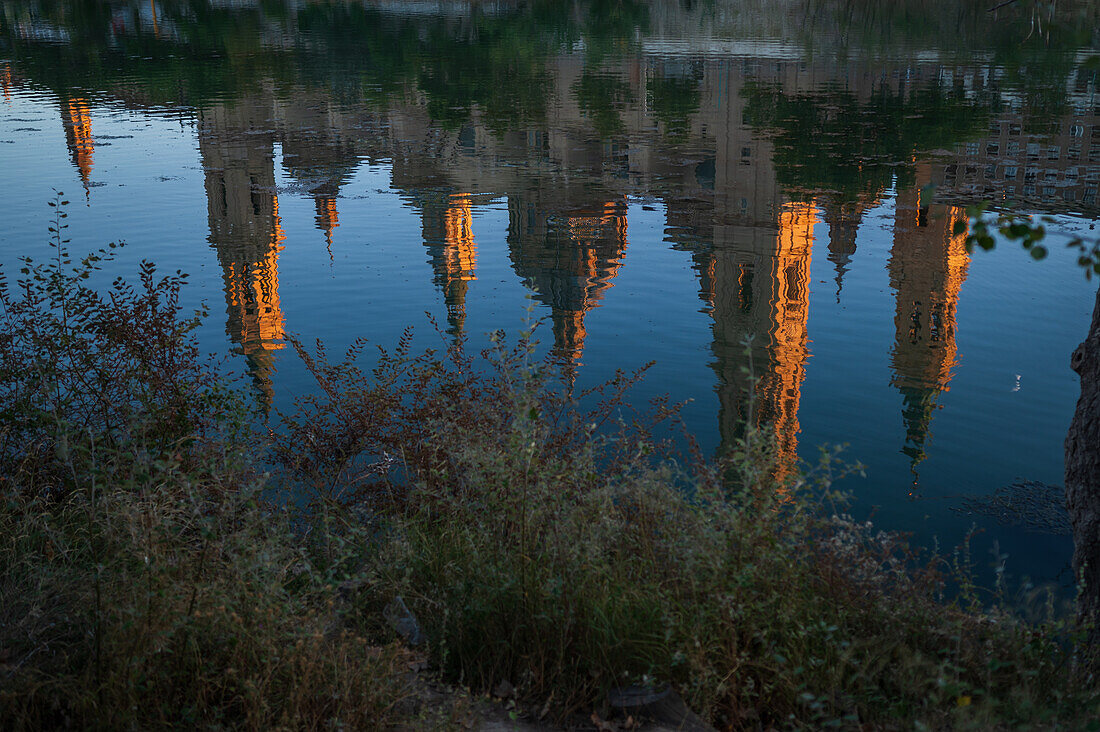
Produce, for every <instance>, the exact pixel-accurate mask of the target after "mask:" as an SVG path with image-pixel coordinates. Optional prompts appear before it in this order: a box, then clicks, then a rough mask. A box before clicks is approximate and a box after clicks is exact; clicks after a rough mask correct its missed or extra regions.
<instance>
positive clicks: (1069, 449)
mask: <svg viewBox="0 0 1100 732" xmlns="http://www.w3.org/2000/svg"><path fill="white" fill-rule="evenodd" d="M1070 367H1071V368H1072V369H1073V370H1074V371H1076V372H1077V374H1078V375H1079V376H1080V377H1081V396H1080V398H1079V399H1078V400H1077V410H1076V411H1075V412H1074V414H1073V421H1072V422H1070V424H1069V432H1068V433H1067V434H1066V508H1067V509H1068V510H1069V518H1070V523H1071V524H1072V525H1073V569H1074V571H1075V572H1076V576H1077V578H1078V580H1081V579H1083V580H1084V587H1083V588H1082V590H1081V592H1080V594H1079V595H1078V597H1077V612H1078V618H1079V619H1080V620H1081V621H1084V622H1089V621H1092V629H1091V630H1090V631H1089V641H1090V642H1089V645H1090V647H1091V655H1092V656H1093V658H1094V659H1097V658H1100V631H1098V630H1097V628H1096V623H1097V622H1100V290H1098V291H1097V293H1096V306H1095V308H1094V309H1093V312H1092V325H1091V326H1090V327H1089V334H1088V336H1087V337H1086V338H1085V340H1084V342H1083V343H1081V345H1079V346H1078V347H1077V350H1075V351H1074V352H1073V356H1072V357H1071V358H1070Z"/></svg>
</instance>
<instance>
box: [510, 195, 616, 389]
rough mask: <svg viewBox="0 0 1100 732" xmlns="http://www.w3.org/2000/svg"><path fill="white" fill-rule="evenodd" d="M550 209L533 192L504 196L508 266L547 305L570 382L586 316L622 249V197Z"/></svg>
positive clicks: (580, 351)
mask: <svg viewBox="0 0 1100 732" xmlns="http://www.w3.org/2000/svg"><path fill="white" fill-rule="evenodd" d="M561 203H562V205H561V206H559V207H553V206H551V205H549V204H547V202H545V201H542V200H539V199H538V196H537V194H532V195H530V196H523V195H513V196H510V197H509V198H508V246H509V252H510V256H511V258H512V264H513V267H514V268H515V271H516V273H517V274H518V275H519V276H520V277H521V278H523V281H524V283H525V284H526V285H527V286H528V287H531V288H533V289H535V290H536V294H535V299H536V300H537V301H539V302H541V303H543V304H544V305H547V306H549V307H550V319H551V322H552V328H553V333H554V351H555V353H556V354H557V356H558V357H559V358H560V359H561V361H562V362H563V364H564V365H565V372H566V376H567V378H568V379H569V380H570V382H571V383H573V382H575V380H576V376H577V367H578V365H579V364H580V361H581V356H582V354H583V352H584V344H585V338H586V337H587V335H588V331H587V329H586V327H585V316H586V315H587V314H588V312H589V311H590V310H592V309H593V308H595V307H598V304H599V301H600V300H601V299H602V298H603V296H604V293H605V292H606V291H607V290H608V289H610V287H611V280H613V279H614V278H615V276H616V275H617V274H618V271H619V267H621V266H622V258H623V255H624V253H625V251H626V247H627V208H626V201H625V200H623V199H612V200H605V201H597V202H594V203H591V204H588V205H584V206H575V205H571V204H570V203H567V202H561Z"/></svg>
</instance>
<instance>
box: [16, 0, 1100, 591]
mask: <svg viewBox="0 0 1100 732" xmlns="http://www.w3.org/2000/svg"><path fill="white" fill-rule="evenodd" d="M987 4H991V3H983V4H980V5H979V4H976V3H970V2H960V1H958V0H954V1H953V2H941V1H940V0H909V1H908V2H896V3H889V4H883V3H880V2H870V1H868V2H859V0H856V1H855V2H845V3H842V2H832V1H831V0H799V1H791V0H788V1H786V2H764V1H763V0H755V1H752V0H748V1H746V2H735V1H732V0H712V1H711V2H695V3H693V2H691V1H690V0H681V2H679V3H675V2H667V3H664V2H657V1H655V0H654V1H653V2H636V1H634V0H615V1H612V0H593V1H592V2H584V1H582V0H575V1H573V2H552V1H550V0H541V1H540V0H533V1H532V2H504V1H502V2H477V3H469V2H449V1H442V2H428V1H424V0H415V1H412V2H397V1H393V0H379V1H377V2H346V3H345V2H336V3H333V2H327V3H311V2H277V1H276V0H269V1H266V2H248V1H237V2H229V1H225V0H222V1H214V0H211V1H210V2H200V1H198V0H192V1H191V2H169V1H167V0H157V1H156V2H154V1H153V0H147V1H145V2H114V1H107V0H104V1H102V2H62V1H54V2H44V1H43V2H0V210H2V211H3V212H4V214H3V225H2V226H0V262H3V263H4V264H5V265H6V266H8V267H9V268H10V267H11V265H12V263H13V262H14V261H15V260H16V258H17V257H18V256H20V255H24V254H31V255H39V256H40V255H43V254H44V253H45V252H46V251H47V249H46V241H47V233H46V226H47V223H46V220H47V217H48V212H49V209H48V208H47V206H46V202H47V200H49V199H50V198H51V196H52V190H54V189H59V190H63V191H64V192H65V193H66V195H67V197H69V198H70V199H71V201H72V202H71V204H70V206H69V213H70V218H69V219H68V221H69V223H70V230H69V234H70V235H71V238H72V240H73V246H74V248H76V249H77V250H80V249H92V248H95V247H98V246H101V245H103V244H105V243H107V242H109V241H117V240H125V241H126V242H128V244H129V246H128V247H126V248H125V249H124V250H123V255H122V256H121V257H120V258H119V259H118V260H117V262H116V263H115V264H113V265H112V267H111V271H109V272H106V273H104V274H105V276H108V277H114V276H116V275H127V276H131V275H133V274H134V273H135V272H136V263H137V262H138V260H140V259H141V258H149V259H152V260H154V261H156V262H157V263H158V264H159V265H160V266H161V267H162V268H163V269H172V270H174V269H182V270H185V271H187V272H189V273H191V275H192V284H191V286H190V287H189V288H188V291H187V297H188V304H189V305H194V306H198V305H200V304H202V303H205V304H206V305H207V306H208V307H209V308H210V311H211V315H210V317H209V318H208V319H207V321H206V323H205V325H204V327H203V329H202V330H201V332H200V335H201V338H202V341H203V344H204V345H205V346H206V347H208V348H209V349H210V350H213V351H216V352H220V353H224V354H226V355H227V357H228V359H229V361H228V364H229V367H230V368H231V369H237V370H239V371H241V372H243V373H246V374H248V375H249V377H250V380H251V382H252V383H254V384H255V387H256V392H257V395H258V397H259V398H260V399H261V400H262V401H263V402H264V403H265V404H266V405H269V406H270V407H274V408H276V409H277V408H280V407H285V406H287V405H288V404H289V403H290V400H291V399H292V398H293V397H294V396H295V395H297V394H300V393H303V392H304V391H306V390H308V389H309V388H310V381H309V379H308V377H307V374H306V373H305V371H304V369H303V368H302V366H301V364H300V363H299V362H298V360H297V359H296V357H295V356H294V354H293V351H292V349H289V348H287V347H286V343H285V336H286V334H288V333H295V334H298V335H300V336H302V337H304V338H305V339H307V340H309V339H313V338H322V339H324V340H325V341H326V343H327V344H328V345H329V348H330V350H331V351H338V350H340V349H342V348H343V347H344V346H346V345H347V344H348V343H349V342H350V341H351V340H353V339H354V338H356V337H360V336H364V337H366V338H368V339H370V340H371V341H373V342H377V343H380V344H383V345H391V344H393V343H394V342H395V341H396V339H397V337H398V335H399V334H400V332H401V331H402V330H403V329H404V328H405V327H406V326H409V325H412V326H416V327H418V328H419V331H418V336H417V337H418V339H419V340H420V342H422V343H424V344H428V343H433V342H437V338H438V336H436V335H434V334H433V333H431V332H430V329H429V328H428V327H427V317H426V315H425V312H427V313H431V314H433V315H434V316H435V317H436V318H438V320H439V322H440V323H441V324H442V327H443V328H444V329H446V330H447V331H448V333H449V334H455V333H458V332H465V333H467V334H469V336H470V337H471V340H472V341H473V342H474V343H475V344H477V343H482V342H484V341H485V339H486V335H485V334H487V333H488V332H490V331H493V330H496V329H499V328H503V329H504V330H506V331H509V332H514V331H515V330H517V329H518V328H519V327H520V326H521V321H522V318H523V317H524V307H525V305H526V304H527V302H528V301H527V300H526V299H525V298H527V296H531V297H533V305H534V314H535V316H536V317H539V318H543V319H545V321H546V322H545V324H544V326H543V330H542V331H541V334H542V343H543V346H544V348H548V349H549V348H553V349H556V350H557V352H558V353H559V355H561V356H562V357H563V358H567V359H569V360H570V361H571V363H572V366H571V368H572V370H573V374H574V377H575V379H576V383H577V385H578V386H585V385H590V384H594V383H597V382H600V381H602V380H604V379H606V378H608V377H609V376H610V375H611V374H612V373H613V371H614V370H615V369H616V368H619V367H624V368H633V367H637V366H639V365H641V364H644V363H645V362H647V361H650V360H655V361H656V366H654V368H653V369H652V370H651V372H650V373H649V376H648V378H647V380H646V381H645V382H644V384H643V385H642V386H641V388H640V389H639V390H638V391H637V392H636V398H638V399H645V398H648V397H649V396H653V395H656V394H660V393H665V392H667V393H669V394H671V396H672V397H673V398H674V399H677V400H682V399H685V400H691V401H690V402H689V403H688V405H687V406H686V408H685V416H686V418H687V421H688V424H689V426H690V427H691V428H692V429H693V430H694V431H695V432H696V434H697V435H698V438H699V440H700V442H701V443H702V445H703V446H704V448H705V449H706V450H707V451H709V452H712V453H713V452H714V451H717V450H720V449H721V448H722V445H723V443H724V442H727V441H728V440H729V439H731V437H732V436H733V435H734V434H735V433H736V430H737V424H738V421H739V419H740V417H741V414H742V411H743V409H744V390H745V386H746V382H745V379H744V376H743V375H742V369H743V367H744V366H745V365H746V363H747V361H746V356H745V352H744V347H743V346H742V345H741V343H742V341H743V339H744V338H745V337H746V336H749V335H752V336H753V339H754V340H753V346H752V353H753V362H754V367H755V369H756V371H757V373H758V375H759V376H760V377H761V380H760V384H759V387H758V396H759V403H760V411H761V413H762V415H763V416H764V417H765V418H766V419H768V420H771V421H772V422H773V423H774V425H775V430H776V431H777V434H778V440H779V443H780V446H781V450H782V451H783V453H784V455H785V456H786V457H787V459H788V460H794V459H796V457H797V456H802V457H803V458H806V459H813V457H814V455H815V454H816V451H817V448H818V446H819V445H821V444H823V443H834V444H835V443H848V444H849V448H848V451H847V455H848V456H850V457H851V458H853V459H858V460H861V461H862V462H864V463H865V464H866V465H867V467H868V477H867V478H866V479H860V480H852V481H849V482H848V483H847V488H848V489H849V490H851V491H852V492H853V493H854V494H855V496H856V499H857V500H856V505H855V506H854V512H855V513H857V514H859V515H861V516H864V515H868V514H872V513H873V515H874V516H875V520H876V522H878V523H879V524H881V525H883V526H885V527H889V528H895V529H904V530H908V531H912V532H914V533H915V534H916V536H917V538H918V540H919V541H921V542H924V543H930V542H932V541H938V542H939V544H940V546H941V547H951V546H954V545H956V544H957V543H958V542H959V541H960V540H961V539H962V537H963V536H964V535H965V533H966V531H967V530H968V529H969V528H970V527H971V526H972V525H976V526H977V527H978V528H980V529H982V530H983V533H982V534H981V536H980V537H979V539H978V541H977V545H976V551H975V554H976V561H977V562H978V563H979V564H980V565H985V564H986V563H987V559H986V556H987V555H986V554H985V552H986V550H987V549H989V548H991V547H992V546H994V544H995V543H996V546H997V547H999V551H1001V552H1002V553H1007V554H1008V555H1009V564H1008V570H1009V572H1010V573H1012V574H1013V575H1015V576H1017V577H1019V576H1022V575H1028V576H1031V577H1033V578H1036V579H1041V580H1045V581H1051V580H1053V581H1056V582H1058V583H1060V584H1063V585H1064V584H1065V583H1066V582H1068V580H1069V576H1068V575H1067V568H1068V560H1069V554H1070V541H1069V538H1068V537H1067V536H1065V535H1064V534H1059V533H1057V532H1051V531H1036V530H1034V527H1032V528H1029V527H1027V526H1021V525H1018V523H1014V522H1013V521H1001V520H999V519H998V518H997V517H995V516H988V515H985V514H977V515H975V514H972V513H969V512H967V511H966V510H965V509H966V505H965V504H964V499H966V498H967V497H977V496H985V495H989V494H993V493H994V492H995V491H997V490H998V489H1003V488H1006V487H1008V486H1010V485H1012V484H1013V483H1014V482H1017V481H1021V480H1024V481H1038V482H1042V483H1047V484H1055V485H1057V484H1060V483H1061V479H1062V440H1063V437H1064V434H1065V430H1066V427H1067V425H1068V422H1069V419H1070V416H1071V414H1072V411H1073V405H1074V402H1075V399H1076V394H1077V384H1076V377H1075V375H1074V374H1073V373H1072V372H1071V371H1070V369H1069V366H1068V362H1069V354H1070V352H1071V351H1072V350H1073V348H1074V347H1075V346H1076V344H1077V343H1078V342H1079V341H1080V340H1081V338H1082V337H1083V335H1084V333H1085V332H1086V330H1087V327H1088V322H1089V314H1090V311H1091V306H1092V303H1093V299H1094V295H1095V288H1096V283H1095V281H1094V282H1091V283H1090V282H1086V280H1085V278H1084V276H1083V275H1082V273H1081V271H1079V269H1078V268H1077V266H1076V264H1075V257H1074V256H1073V255H1072V253H1070V252H1068V251H1065V250H1064V249H1063V248H1062V247H1060V246H1059V245H1058V244H1057V242H1058V240H1059V239H1060V238H1064V236H1065V235H1066V234H1067V233H1073V232H1084V233H1086V234H1089V233H1095V232H1093V231H1092V227H1093V223H1092V222H1093V221H1094V220H1095V219H1096V217H1097V215H1098V211H1100V209H1098V204H1097V187H1098V186H1100V96H1098V95H1097V83H1098V81H1100V72H1098V70H1097V69H1098V65H1097V64H1096V62H1095V60H1090V59H1095V58H1096V54H1097V53H1098V51H1097V48H1098V38H1100V33H1098V32H1097V30H1096V28H1097V11H1096V8H1095V6H1094V4H1092V3H1087V2H1086V3H1080V4H1079V5H1080V6H1081V7H1083V8H1085V10H1081V11H1077V10H1075V9H1074V8H1073V6H1072V3H1070V7H1069V8H1065V9H1063V15H1061V16H1058V17H1052V16H1048V15H1042V16H1033V15H1031V11H1030V10H1023V9H1015V8H1013V7H1009V8H1005V9H1003V10H1000V11H998V12H996V13H987V12H986V5H987ZM1090 5H1092V6H1093V7H1091V8H1090V7H1089V6H1090ZM887 6H888V7H887ZM982 201H992V202H994V203H995V204H998V205H1003V204H1005V203H1014V204H1016V205H1020V206H1023V207H1025V208H1027V209H1028V210H1032V211H1036V212H1043V213H1048V214H1051V215H1052V216H1054V217H1055V223H1053V224H1052V225H1050V229H1051V231H1052V234H1051V241H1052V245H1051V256H1050V257H1048V258H1047V259H1046V260H1045V261H1042V262H1035V261H1032V260H1031V258H1030V257H1029V256H1027V254H1026V253H1025V252H1024V251H1023V250H1021V249H1020V248H1019V247H1018V246H1015V245H1008V244H1002V245H1000V246H999V247H998V248H997V249H996V250H995V251H993V252H975V253H968V251H967V250H966V248H965V246H964V239H965V235H954V234H953V233H952V232H953V225H954V223H955V222H956V221H966V220H967V211H966V207H967V206H968V205H972V204H976V203H980V202H982ZM983 571H984V570H983Z"/></svg>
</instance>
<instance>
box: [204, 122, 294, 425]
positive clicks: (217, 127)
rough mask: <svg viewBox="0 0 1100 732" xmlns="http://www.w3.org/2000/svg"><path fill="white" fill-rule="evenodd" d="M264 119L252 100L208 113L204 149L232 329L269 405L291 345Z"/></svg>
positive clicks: (272, 163)
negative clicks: (279, 364) (278, 355)
mask: <svg viewBox="0 0 1100 732" xmlns="http://www.w3.org/2000/svg"><path fill="white" fill-rule="evenodd" d="M263 114H264V110H263V109H262V108H260V109H252V108H250V107H249V105H248V104H246V103H241V104H238V105H236V106H215V107H212V108H208V109H205V110H203V111H202V113H201V114H200V116H199V152H200V154H201V155H202V163H203V170H204V171H205V174H206V198H207V216H208V221H209V224H210V243H211V244H212V245H213V246H214V248H215V249H216V250H217V254H218V261H219V263H220V264H221V267H222V276H223V278H224V281H225V297H226V315H227V320H226V330H227V332H228V333H229V337H230V338H231V339H232V341H233V342H234V343H237V344H238V345H239V346H240V348H241V351H242V352H243V353H244V354H245V356H246V357H247V359H248V363H249V368H250V369H251V371H252V374H253V378H254V379H255V381H256V385H257V387H258V388H259V389H260V390H261V392H262V393H263V395H264V401H265V404H267V405H268V406H270V404H271V401H272V398H273V394H274V392H273V387H272V380H271V379H272V374H273V372H274V370H275V366H274V354H273V352H274V351H276V350H278V349H281V348H283V347H284V345H285V344H284V343H283V337H284V330H283V329H284V317H283V312H282V309H281V308H280V304H279V263H278V257H279V252H281V251H282V249H283V245H282V242H283V240H284V239H285V238H286V235H285V234H284V233H283V230H282V225H281V220H280V218H279V199H278V196H276V195H275V157H274V138H273V135H272V134H271V133H266V134H250V133H252V132H253V131H254V130H255V129H257V128H260V129H262V127H261V126H260V125H262V120H263V117H262V116H260V115H263Z"/></svg>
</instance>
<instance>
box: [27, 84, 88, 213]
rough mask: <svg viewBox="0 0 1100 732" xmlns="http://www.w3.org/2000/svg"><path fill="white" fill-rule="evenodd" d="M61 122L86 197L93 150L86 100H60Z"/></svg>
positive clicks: (78, 98) (77, 98)
mask: <svg viewBox="0 0 1100 732" xmlns="http://www.w3.org/2000/svg"><path fill="white" fill-rule="evenodd" d="M9 73H10V72H9ZM61 122H62V124H63V125H64V127H65V144H66V145H67V146H68V148H69V157H70V158H71V159H72V161H73V166H75V167H76V170H77V172H78V173H79V174H80V181H81V183H82V184H83V185H84V197H85V198H88V197H90V195H91V190H90V188H91V180H92V165H93V162H92V154H93V153H94V152H95V140H94V139H93V138H92V116H91V113H90V111H89V109H88V101H87V100H86V99H83V98H80V97H75V98H69V99H66V100H64V101H62V102H61Z"/></svg>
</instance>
